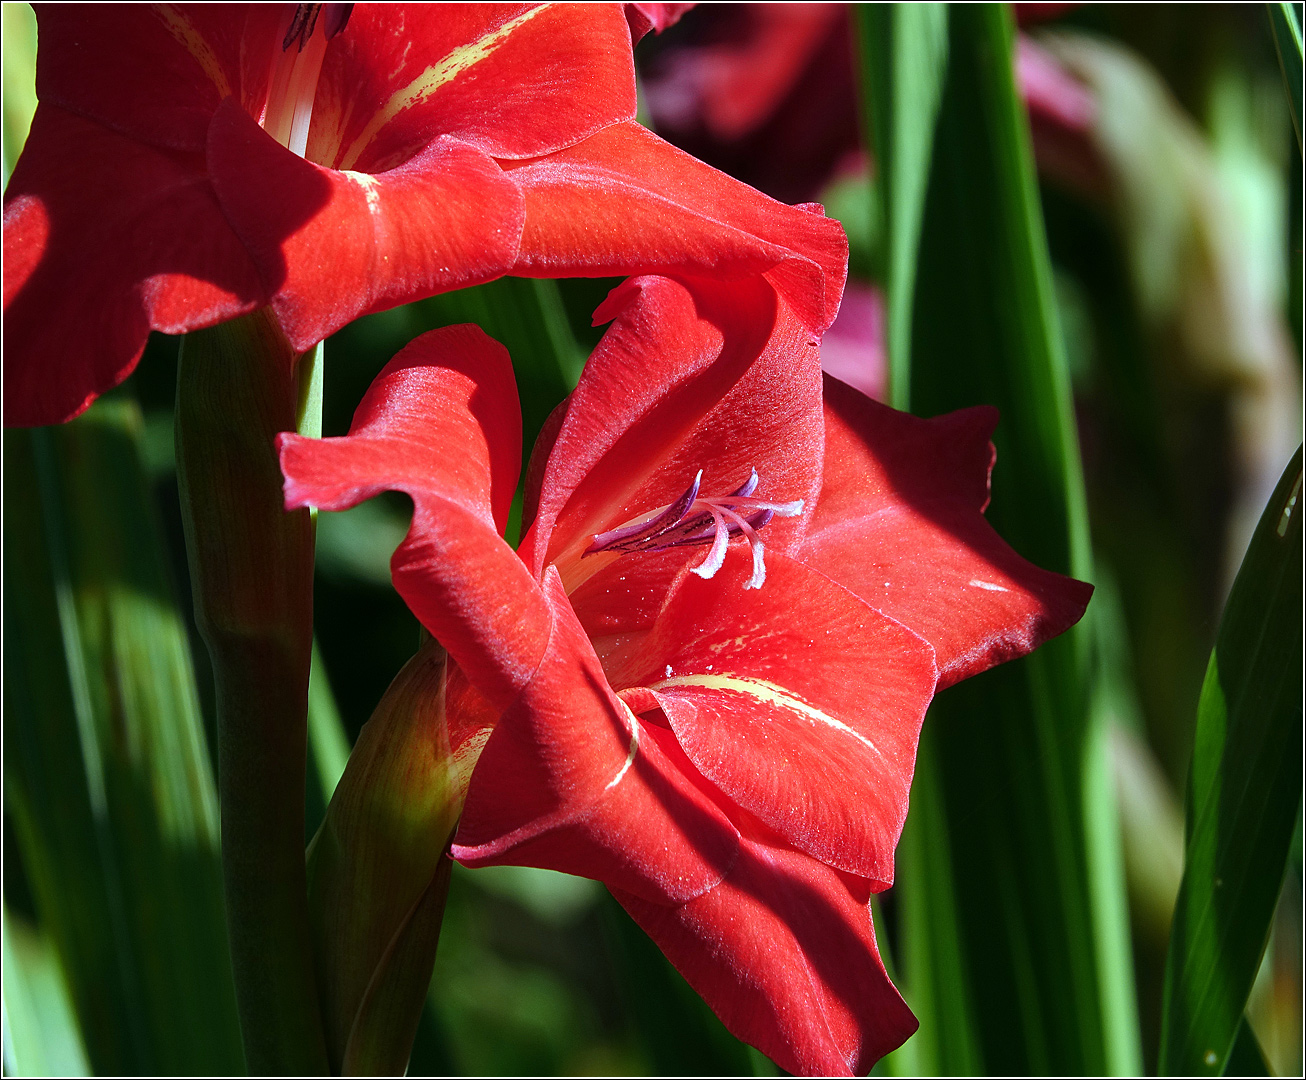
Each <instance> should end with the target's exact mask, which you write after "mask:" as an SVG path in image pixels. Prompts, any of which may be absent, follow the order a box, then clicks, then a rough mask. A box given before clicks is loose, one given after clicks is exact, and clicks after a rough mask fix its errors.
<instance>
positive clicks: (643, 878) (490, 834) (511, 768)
mask: <svg viewBox="0 0 1306 1080" xmlns="http://www.w3.org/2000/svg"><path fill="white" fill-rule="evenodd" d="M544 587H545V591H546V593H547V595H548V598H549V603H550V607H551V608H552V610H553V617H554V621H553V632H552V635H551V636H550V638H549V645H548V649H547V650H546V652H545V656H544V659H543V660H542V661H541V662H540V666H539V670H538V671H537V672H536V674H535V677H534V678H533V679H532V680H531V681H530V684H529V685H528V686H527V687H526V688H525V689H524V690H523V691H522V693H521V696H520V697H519V698H518V699H517V700H516V701H514V702H513V703H512V705H511V706H510V707H509V708H508V709H507V711H505V713H504V714H503V716H502V717H501V718H500V720H499V723H498V725H497V726H496V727H495V729H494V733H493V734H492V735H491V736H490V739H489V742H487V743H486V745H485V750H484V751H483V752H482V754H481V759H480V761H479V762H478V763H477V766H476V771H475V772H474V773H473V774H472V782H471V786H470V788H469V790H468V793H467V803H466V805H465V807H464V809H463V816H462V820H461V823H460V824H459V827H458V834H457V836H456V837H455V838H454V840H455V843H454V845H453V855H454V858H456V859H458V860H459V861H460V862H462V863H465V864H467V865H469V866H489V865H494V864H499V863H509V864H512V865H516V866H543V867H546V868H549V869H553V870H561V871H564V872H565V873H569V874H580V875H582V876H584V877H592V878H597V879H598V880H600V881H605V882H607V883H609V884H610V885H615V886H616V887H618V888H621V889H625V890H627V891H628V892H631V893H634V894H636V895H638V896H641V897H643V898H644V899H646V900H649V901H651V902H653V903H661V904H665V903H677V902H683V901H684V900H688V899H690V898H691V897H694V896H698V895H699V894H700V893H702V892H704V891H705V890H707V889H710V888H711V887H712V886H713V885H715V884H717V883H718V882H719V881H720V880H721V879H722V877H723V876H724V875H725V873H726V872H727V871H728V870H729V868H730V865H731V864H732V863H733V861H734V858H735V853H736V850H737V848H738V841H739V834H738V832H737V831H736V830H735V827H734V826H733V825H732V824H731V823H730V821H729V820H728V819H727V818H726V816H725V815H724V814H723V813H722V812H721V810H720V809H719V808H718V807H717V806H716V805H715V803H714V802H713V801H712V800H711V798H709V796H708V795H707V794H706V793H704V792H703V791H702V790H701V789H700V787H699V785H698V782H697V781H696V780H695V779H694V778H692V775H691V774H692V769H690V770H686V769H685V768H684V765H685V764H687V763H684V761H683V757H681V759H680V761H677V760H676V757H677V756H678V755H677V753H676V748H675V742H674V740H673V739H670V738H669V737H668V734H667V733H666V732H665V729H662V732H659V731H658V729H657V728H655V727H653V726H652V725H648V724H644V723H642V722H641V721H639V720H638V719H637V718H636V717H635V715H634V714H633V713H632V712H631V711H630V709H629V708H628V707H627V706H626V705H625V703H624V702H622V701H621V700H620V699H619V698H618V697H617V696H616V695H615V694H613V693H612V690H611V689H610V688H609V686H608V683H607V680H606V678H605V677H604V674H603V668H602V667H601V666H600V665H599V660H598V657H597V656H595V655H594V650H593V648H592V647H591V646H590V642H589V639H588V638H587V637H586V636H585V631H584V630H583V629H581V626H580V623H579V622H577V621H576V616H575V615H574V614H573V613H572V610H571V605H570V604H569V603H568V602H567V597H566V594H565V593H564V592H563V589H562V582H561V580H560V579H559V577H558V575H557V572H556V571H555V570H553V569H550V570H549V572H548V575H547V576H546V578H545V584H544Z"/></svg>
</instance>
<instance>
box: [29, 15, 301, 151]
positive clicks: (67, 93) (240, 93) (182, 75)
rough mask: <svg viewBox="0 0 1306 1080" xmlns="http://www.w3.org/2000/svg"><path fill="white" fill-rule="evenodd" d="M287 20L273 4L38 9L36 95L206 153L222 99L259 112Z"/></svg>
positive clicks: (118, 127)
mask: <svg viewBox="0 0 1306 1080" xmlns="http://www.w3.org/2000/svg"><path fill="white" fill-rule="evenodd" d="M283 19H284V14H283V12H282V11H281V10H279V9H278V7H277V6H276V5H273V4H249V5H243V6H234V5H226V4H148V5H147V4H49V5H41V6H40V7H38V8H37V22H38V25H39V28H40V40H41V51H40V60H39V62H38V64H37V87H36V89H37V96H38V97H39V98H40V99H41V101H42V102H44V103H46V104H47V105H61V106H63V107H64V108H66V109H68V110H69V111H71V112H75V113H79V114H80V115H82V116H85V117H89V118H91V119H95V120H98V121H100V122H101V123H102V124H104V125H106V126H107V127H110V128H112V129H113V130H115V131H118V132H120V133H122V134H125V135H130V136H132V137H134V138H136V139H140V140H142V141H144V142H149V143H153V144H154V145H156V146H160V147H172V148H176V149H184V150H191V151H202V150H203V149H204V138H205V133H206V132H207V130H208V126H209V119H210V117H212V115H213V113H214V111H215V110H216V109H217V107H218V104H219V103H220V102H221V101H222V99H223V98H225V97H228V96H233V95H234V96H235V98H236V100H237V101H238V102H239V104H240V105H241V107H242V108H244V109H245V111H246V112H249V113H251V114H252V115H254V116H257V115H258V114H259V113H260V112H261V111H262V108H263V99H264V98H265V97H266V96H267V79H268V72H269V70H270V67H271V63H272V56H273V52H272V50H273V47H274V45H276V46H279V44H280V43H279V42H277V41H276V40H275V39H276V34H277V28H278V26H279V24H280V23H281V21H282V20H283Z"/></svg>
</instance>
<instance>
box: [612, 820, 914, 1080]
mask: <svg viewBox="0 0 1306 1080" xmlns="http://www.w3.org/2000/svg"><path fill="white" fill-rule="evenodd" d="M613 895H615V896H616V898H617V899H618V900H620V901H621V904H622V906H623V907H624V908H625V909H626V910H627V911H628V912H630V914H631V916H632V917H633V918H634V919H635V921H636V922H638V923H639V925H640V926H642V927H643V928H644V930H645V931H646V932H647V933H648V935H649V937H651V938H652V939H653V940H654V941H655V942H657V944H658V947H659V948H661V949H662V951H663V952H664V953H666V955H667V959H669V960H670V961H671V962H672V963H673V964H674V965H675V966H676V969H677V970H678V971H679V972H680V973H681V974H682V975H684V977H685V978H686V980H688V982H689V985H690V986H692V987H693V988H694V989H695V990H697V991H698V993H699V994H700V995H702V997H703V1000H704V1001H706V1002H707V1003H708V1004H709V1005H710V1006H711V1007H712V1010H713V1011H714V1012H715V1013H716V1014H717V1016H719V1017H720V1018H721V1022H722V1023H724V1024H725V1026H726V1027H727V1028H729V1029H730V1030H731V1031H732V1032H733V1033H734V1034H735V1035H737V1036H738V1037H739V1038H740V1039H743V1040H744V1041H745V1042H747V1043H751V1044H752V1045H753V1046H756V1047H757V1048H758V1049H759V1050H761V1051H762V1052H763V1053H764V1054H766V1055H767V1056H768V1057H770V1058H771V1059H772V1060H773V1061H774V1062H775V1063H776V1064H777V1065H779V1066H780V1068H782V1069H785V1070H787V1071H789V1072H792V1073H797V1074H798V1075H804V1076H837V1075H853V1076H861V1075H864V1074H865V1073H866V1072H867V1070H868V1069H869V1068H870V1067H871V1066H872V1065H873V1064H874V1063H875V1062H876V1061H877V1060H878V1059H879V1058H881V1057H883V1056H884V1055H885V1054H887V1053H888V1052H889V1051H890V1050H893V1049H896V1048H897V1047H899V1046H901V1045H902V1044H903V1043H904V1042H905V1041H906V1040H907V1038H908V1036H910V1035H911V1034H912V1033H913V1032H914V1031H915V1030H916V1027H917V1024H916V1018H915V1017H914V1016H912V1014H911V1010H910V1009H908V1008H907V1006H906V1004H904V1002H903V1000H902V998H901V997H900V996H899V994H898V991H897V990H896V989H894V986H893V983H891V982H890V981H889V977H888V975H887V974H885V971H884V965H883V963H881V961H880V955H879V952H878V951H877V949H876V947H875V931H874V928H873V926H872V924H871V914H870V911H869V909H868V907H867V901H868V899H869V890H868V889H867V887H866V882H864V881H860V880H858V879H857V878H853V877H850V876H848V875H845V874H841V873H839V872H838V871H837V870H832V869H830V867H828V866H823V865H822V864H821V863H819V862H817V861H816V860H815V859H810V858H808V857H807V856H806V855H801V854H799V853H798V852H795V851H790V850H788V849H786V848H783V847H777V846H771V845H768V844H764V843H761V842H756V841H753V840H749V839H744V840H743V841H742V842H741V847H740V852H739V858H738V859H737V861H736V862H735V865H734V867H733V868H732V869H731V871H730V874H729V876H728V877H727V878H726V880H725V881H723V882H722V883H721V884H720V885H718V886H717V887H716V888H715V889H712V890H711V891H709V892H707V893H705V894H704V895H703V896H700V897H698V898H696V899H694V900H691V901H690V902H689V903H687V904H684V905H683V906H681V907H671V908H668V907H664V906H661V905H658V904H650V903H648V902H647V901H644V900H641V899H639V898H638V897H635V896H631V895H629V894H626V893H623V892H621V891H619V890H615V889H614V890H613Z"/></svg>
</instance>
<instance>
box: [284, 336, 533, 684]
mask: <svg viewBox="0 0 1306 1080" xmlns="http://www.w3.org/2000/svg"><path fill="white" fill-rule="evenodd" d="M278 445H279V446H280V450H281V468H282V471H283V472H284V473H285V476H286V506H287V508H289V509H294V508H296V507H301V506H316V507H319V508H320V509H323V510H344V509H347V508H348V507H350V506H354V505H355V504H357V503H359V502H362V501H363V500H364V499H367V498H370V497H371V496H373V495H375V494H377V493H378V492H381V491H386V490H395V491H403V492H405V493H407V494H408V495H409V496H411V498H412V500H413V524H412V527H411V528H410V529H409V530H408V536H407V537H406V538H405V539H404V542H403V543H402V544H400V546H399V548H398V549H397V550H396V551H395V554H394V558H393V559H391V562H390V566H391V571H392V573H393V575H394V582H395V588H396V589H397V590H398V591H399V594H400V595H401V596H402V597H403V598H404V600H405V601H406V602H407V604H408V606H409V607H410V608H411V609H412V611H413V613H414V614H415V615H416V616H417V617H418V619H420V620H421V622H422V623H423V625H425V626H426V627H427V629H429V630H430V631H431V633H432V634H433V635H435V637H436V639H437V640H439V642H440V643H441V644H442V645H443V646H444V647H445V648H446V649H447V650H448V651H449V654H450V655H451V656H452V657H453V658H454V659H455V660H456V661H457V663H458V665H459V667H461V668H462V670H463V671H464V672H465V673H466V674H467V677H468V678H469V679H470V680H471V682H472V683H473V684H474V685H475V687H476V689H477V690H478V691H480V693H481V695H483V697H484V698H485V699H486V701H487V702H488V703H489V704H490V706H491V707H492V708H502V707H503V706H504V705H505V704H507V702H509V701H511V700H512V698H513V697H514V696H516V693H517V691H518V690H519V689H520V688H521V687H522V686H524V685H525V684H526V683H527V682H528V681H529V679H530V677H531V675H532V674H533V673H534V671H535V668H536V665H537V664H538V663H539V660H540V657H541V656H542V655H543V653H544V646H545V643H546V642H547V640H548V635H549V624H550V615H549V611H548V607H547V605H546V604H545V602H544V598H543V596H542V594H541V593H540V590H539V588H538V586H537V585H536V584H535V581H534V579H533V578H532V577H531V575H530V572H529V571H528V570H527V569H526V566H525V565H524V564H523V563H522V561H521V560H520V559H518V558H517V556H516V554H515V553H514V552H513V550H512V548H510V547H509V546H508V545H507V544H506V543H505V542H504V540H503V538H502V537H501V536H500V531H501V529H502V528H503V525H504V523H505V521H506V520H507V514H508V507H509V505H510V503H511V500H512V494H513V491H514V489H515V487H516V483H517V473H518V471H519V469H520V467H521V413H520V411H519V406H518V403H517V391H516V384H515V382H514V380H513V374H512V365H511V363H510V362H509V360H508V353H507V350H505V349H504V348H503V346H502V345H500V344H498V343H497V342H495V341H492V340H491V339H490V338H488V337H487V336H486V335H485V333H484V332H483V331H482V330H480V329H479V328H478V327H475V326H450V327H445V328H444V329H442V330H432V331H431V332H430V333H427V334H423V335H422V336H421V337H419V338H417V339H416V340H415V341H413V342H412V343H411V344H410V345H408V346H407V348H405V349H404V350H403V351H402V352H400V353H399V354H398V355H397V356H396V357H395V358H394V359H393V360H392V361H390V363H389V364H388V365H386V367H385V369H384V370H383V371H382V372H381V374H380V375H379V376H378V377H377V379H376V381H375V382H374V383H373V384H372V386H371V388H370V389H369V390H368V392H367V395H366V396H365V397H364V398H363V401H362V403H361V404H360V405H359V406H358V411H357V412H356V413H355V414H354V423H353V426H352V427H351V428H350V433H349V435H347V436H345V437H343V438H336V439H305V438H302V437H300V436H298V435H294V434H284V435H281V436H279V437H278Z"/></svg>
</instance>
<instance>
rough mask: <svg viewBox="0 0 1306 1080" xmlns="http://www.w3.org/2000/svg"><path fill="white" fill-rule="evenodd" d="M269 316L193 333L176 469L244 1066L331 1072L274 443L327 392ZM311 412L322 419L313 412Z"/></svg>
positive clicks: (292, 583)
mask: <svg viewBox="0 0 1306 1080" xmlns="http://www.w3.org/2000/svg"><path fill="white" fill-rule="evenodd" d="M319 350H320V346H319V347H318V349H317V350H313V352H311V353H309V354H306V357H312V358H313V359H312V360H311V361H310V363H312V364H313V367H312V368H309V367H307V366H305V365H304V364H303V363H302V362H301V363H299V364H297V363H296V361H297V358H296V357H295V356H294V355H293V353H292V352H291V350H290V347H289V345H288V344H287V343H286V341H285V338H284V337H283V336H282V334H281V331H280V329H279V328H278V326H277V324H276V322H275V321H274V319H273V318H272V316H271V314H270V313H269V312H268V311H266V310H264V311H258V312H255V313H254V314H252V315H248V316H245V317H244V318H241V319H237V320H235V321H233V322H229V323H224V324H223V325H221V326H217V327H214V328H212V329H210V330H202V331H199V332H197V333H193V334H189V335H187V337H186V339H185V340H184V341H183V343H182V349H181V364H180V368H179V371H178V377H177V413H176V424H177V473H178V482H179V485H180V489H181V504H182V516H183V520H184V523H185V528H186V548H187V554H188V556H189V561H190V571H191V586H192V591H193V595H194V601H195V619H196V623H197V625H198V626H199V630H200V634H201V635H202V636H203V638H204V641H205V644H206V645H207V646H208V649H209V654H210V656H211V658H212V660H213V672H214V682H215V687H216V691H217V711H218V769H219V792H220V796H221V806H222V863H223V877H224V887H225V893H226V905H227V922H228V926H229V929H230V936H231V952H232V964H233V968H234V972H235V977H236V996H237V1004H238V1006H239V1010H240V1019H241V1029H242V1033H243V1036H244V1042H245V1055H246V1061H247V1063H248V1066H249V1070H250V1072H251V1073H254V1074H259V1073H276V1074H282V1073H284V1074H292V1075H297V1074H308V1075H313V1074H323V1073H325V1072H326V1070H327V1059H326V1049H325V1042H324V1039H323V1033H322V1019H321V1009H320V1005H319V1003H318V998H317V992H316V988H315V980H314V974H313V954H312V948H311V943H310V936H309V930H308V907H307V882H306V876H305V866H304V773H305V756H306V750H305V745H306V716H307V710H308V678H309V665H310V658H311V655H312V620H313V615H312V603H313V591H312V590H313V522H312V520H311V518H310V516H309V514H308V512H307V511H302V510H301V511H297V512H294V513H287V512H286V511H285V509H284V506H283V502H282V479H281V470H280V468H279V466H278V463H277V454H276V448H275V444H274V439H275V437H276V435H277V433H278V432H281V431H289V430H294V429H296V428H298V427H301V426H303V427H308V428H310V429H311V428H313V427H315V426H320V410H321V397H320V391H319V392H318V393H313V392H308V393H304V392H302V391H301V388H300V385H299V384H300V382H301V381H303V382H304V383H305V384H306V385H307V386H308V387H310V388H311V387H312V386H313V384H314V383H315V382H317V380H316V379H315V378H313V377H312V375H310V376H309V377H308V378H306V379H303V380H301V379H300V377H299V374H300V373H299V372H297V370H296V369H297V367H300V368H302V369H303V370H304V371H306V372H312V371H314V370H315V369H316V368H319V367H320V363H318V362H317V355H316V354H317V353H318V352H319ZM308 414H314V415H312V416H310V415H308Z"/></svg>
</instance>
